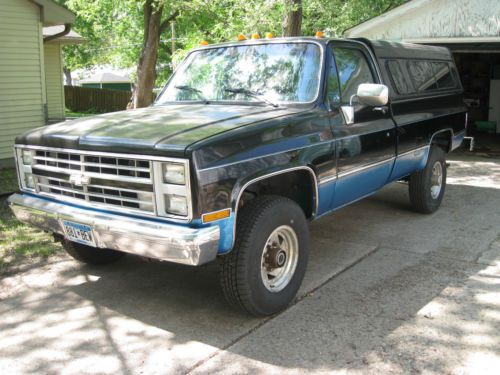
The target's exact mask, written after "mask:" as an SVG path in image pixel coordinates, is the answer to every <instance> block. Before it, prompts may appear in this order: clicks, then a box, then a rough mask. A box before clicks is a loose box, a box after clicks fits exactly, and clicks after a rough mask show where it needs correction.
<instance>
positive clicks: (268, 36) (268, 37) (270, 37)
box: [266, 33, 274, 39]
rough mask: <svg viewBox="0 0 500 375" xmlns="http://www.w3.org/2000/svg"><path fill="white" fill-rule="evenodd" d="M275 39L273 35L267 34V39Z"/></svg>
mask: <svg viewBox="0 0 500 375" xmlns="http://www.w3.org/2000/svg"><path fill="white" fill-rule="evenodd" d="M272 38H274V35H273V33H266V39H272Z"/></svg>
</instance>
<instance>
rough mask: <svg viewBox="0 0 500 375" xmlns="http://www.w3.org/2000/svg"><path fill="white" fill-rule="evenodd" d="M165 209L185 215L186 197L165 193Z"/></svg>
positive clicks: (186, 207)
mask: <svg viewBox="0 0 500 375" xmlns="http://www.w3.org/2000/svg"><path fill="white" fill-rule="evenodd" d="M165 211H166V212H167V213H169V214H172V215H180V216H187V214H188V204H187V199H186V197H183V196H182V195H172V194H165Z"/></svg>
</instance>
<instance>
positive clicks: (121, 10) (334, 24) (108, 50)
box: [58, 0, 405, 86]
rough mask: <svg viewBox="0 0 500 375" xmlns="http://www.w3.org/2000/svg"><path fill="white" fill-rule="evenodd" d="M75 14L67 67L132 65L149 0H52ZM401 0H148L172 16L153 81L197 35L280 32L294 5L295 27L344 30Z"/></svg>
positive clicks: (216, 38) (217, 38) (161, 78)
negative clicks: (74, 41)
mask: <svg viewBox="0 0 500 375" xmlns="http://www.w3.org/2000/svg"><path fill="white" fill-rule="evenodd" d="M58 1H59V2H60V3H61V4H63V5H65V6H66V7H67V8H68V9H70V10H72V11H73V12H74V13H75V14H76V15H77V20H76V22H75V24H74V29H75V30H76V31H77V32H78V33H80V34H81V35H82V36H83V37H84V38H86V42H85V43H83V44H80V45H73V46H67V47H65V51H64V52H65V64H66V67H67V68H68V69H70V70H74V69H79V68H88V67H91V66H94V65H102V64H110V65H113V66H115V67H117V68H133V67H136V66H137V65H138V62H139V59H140V56H141V51H142V50H143V44H144V40H145V39H144V33H145V23H144V22H145V21H144V20H145V18H144V4H145V2H147V1H149V0H58ZM404 1H405V0H302V1H298V0H267V1H264V0H177V1H172V0H153V3H155V4H156V5H155V6H162V7H163V11H162V15H161V22H164V21H165V20H167V19H168V18H169V17H170V16H171V15H172V14H176V17H175V34H176V40H175V46H176V51H172V44H171V37H172V34H171V29H170V27H169V25H168V26H165V27H164V28H163V29H162V30H161V32H160V37H159V43H158V58H157V62H156V70H157V74H156V85H157V86H160V85H162V84H164V83H165V81H166V80H167V79H168V77H169V76H170V74H171V72H172V68H173V64H175V63H176V62H178V61H179V60H181V59H182V58H183V57H184V56H185V54H186V52H187V51H188V50H189V49H191V48H193V47H196V46H198V44H199V42H200V41H201V40H207V41H209V42H210V43H216V42H221V41H227V40H234V37H235V36H236V35H237V34H239V33H244V34H246V35H249V34H251V33H254V32H257V33H260V34H261V35H263V34H264V33H265V32H272V33H273V34H274V35H276V36H281V35H283V33H284V32H286V18H287V15H289V13H290V12H291V11H295V10H297V6H300V10H301V13H302V17H301V33H302V35H314V33H315V32H316V31H317V30H323V31H325V34H326V35H327V36H341V35H342V33H343V32H344V30H346V29H347V28H349V27H352V26H354V25H356V24H358V23H360V22H362V21H364V20H366V19H369V18H371V17H374V16H377V15H379V14H381V13H383V12H385V11H387V10H388V9H391V8H393V7H395V6H397V5H399V4H401V3H403V2H404Z"/></svg>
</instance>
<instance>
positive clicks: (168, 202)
mask: <svg viewBox="0 0 500 375" xmlns="http://www.w3.org/2000/svg"><path fill="white" fill-rule="evenodd" d="M165 159H166V160H165ZM165 159H164V160H158V161H153V178H154V181H155V187H154V193H155V197H156V199H155V202H156V212H157V215H158V216H164V217H170V218H172V219H177V220H182V221H189V220H190V219H191V217H192V209H193V207H192V201H191V181H190V176H189V161H188V160H185V159H174V158H168V159H167V158H165Z"/></svg>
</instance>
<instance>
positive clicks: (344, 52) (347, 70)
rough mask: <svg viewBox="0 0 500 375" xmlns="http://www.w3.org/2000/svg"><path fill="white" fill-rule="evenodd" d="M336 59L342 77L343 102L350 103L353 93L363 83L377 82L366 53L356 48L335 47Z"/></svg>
mask: <svg viewBox="0 0 500 375" xmlns="http://www.w3.org/2000/svg"><path fill="white" fill-rule="evenodd" d="M335 60H336V62H337V69H338V71H339V78H340V91H341V101H342V104H344V105H346V104H349V100H350V98H351V96H352V95H354V94H356V93H357V91H358V86H359V85H360V84H362V83H375V79H374V77H373V72H372V70H371V68H370V65H369V64H368V60H367V59H366V56H365V54H364V53H363V52H362V51H361V50H359V49H355V48H335Z"/></svg>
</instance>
